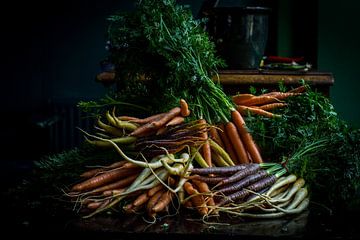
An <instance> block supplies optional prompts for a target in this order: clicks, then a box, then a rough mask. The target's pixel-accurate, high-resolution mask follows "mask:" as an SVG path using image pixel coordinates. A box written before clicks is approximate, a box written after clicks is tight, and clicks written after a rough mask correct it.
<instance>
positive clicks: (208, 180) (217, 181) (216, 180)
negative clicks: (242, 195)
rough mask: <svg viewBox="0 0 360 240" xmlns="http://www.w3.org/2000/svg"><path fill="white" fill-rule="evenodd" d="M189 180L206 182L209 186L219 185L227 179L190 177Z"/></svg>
mask: <svg viewBox="0 0 360 240" xmlns="http://www.w3.org/2000/svg"><path fill="white" fill-rule="evenodd" d="M189 179H194V180H198V181H202V182H206V183H207V184H212V185H214V184H218V183H219V182H220V181H222V180H224V179H225V177H205V176H200V175H193V176H190V177H189Z"/></svg>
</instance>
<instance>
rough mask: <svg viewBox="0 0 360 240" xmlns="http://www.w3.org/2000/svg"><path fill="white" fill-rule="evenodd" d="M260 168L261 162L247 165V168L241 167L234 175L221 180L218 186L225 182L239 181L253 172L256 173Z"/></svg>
mask: <svg viewBox="0 0 360 240" xmlns="http://www.w3.org/2000/svg"><path fill="white" fill-rule="evenodd" d="M260 168H261V166H260V164H251V165H249V167H247V168H245V169H241V170H239V171H237V172H236V173H234V174H233V175H231V176H230V177H228V178H226V179H224V180H223V181H221V182H219V184H218V185H217V186H216V187H218V186H221V185H224V184H228V183H233V182H237V181H239V180H241V179H243V178H244V177H247V176H249V175H251V174H254V173H256V172H257V171H259V169H260Z"/></svg>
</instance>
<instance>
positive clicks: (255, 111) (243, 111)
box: [236, 105, 281, 118]
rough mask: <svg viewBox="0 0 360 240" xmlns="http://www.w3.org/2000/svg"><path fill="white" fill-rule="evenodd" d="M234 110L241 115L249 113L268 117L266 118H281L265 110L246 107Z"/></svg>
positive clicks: (239, 106)
mask: <svg viewBox="0 0 360 240" xmlns="http://www.w3.org/2000/svg"><path fill="white" fill-rule="evenodd" d="M236 109H237V110H238V111H239V112H240V113H241V114H243V115H246V114H247V113H248V112H250V113H251V114H256V115H261V116H264V117H268V118H278V117H281V115H279V114H274V113H271V112H268V111H265V110H263V109H260V108H254V107H247V106H242V105H238V106H237V107H236Z"/></svg>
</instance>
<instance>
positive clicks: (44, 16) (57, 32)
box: [0, 0, 360, 159]
mask: <svg viewBox="0 0 360 240" xmlns="http://www.w3.org/2000/svg"><path fill="white" fill-rule="evenodd" d="M178 2H179V3H181V4H191V6H192V9H193V12H194V15H195V14H197V12H198V11H199V9H200V7H201V5H202V2H203V1H202V0H197V1H190V0H182V1H180V0H179V1H178ZM306 2H307V4H301V3H303V1H286V0H277V1H274V4H273V5H274V6H278V9H277V10H276V11H274V12H275V13H276V14H277V24H273V25H272V27H273V28H274V26H276V27H277V28H276V29H273V30H274V31H276V34H273V35H272V36H273V37H274V38H275V40H276V42H277V44H274V39H271V41H272V43H271V44H272V46H273V49H272V50H271V51H272V52H271V53H274V51H275V50H276V53H277V54H279V55H290V56H291V55H300V54H308V55H310V56H311V58H312V61H313V62H314V64H315V66H316V65H318V67H319V70H322V71H330V72H333V73H334V76H335V85H334V86H333V87H332V88H331V97H332V99H333V102H334V104H335V107H336V110H337V111H338V112H339V113H340V116H341V117H343V118H344V119H345V120H347V121H349V123H351V124H354V125H357V126H359V123H360V111H359V108H358V107H357V102H359V100H360V99H359V96H360V95H359V94H357V91H356V89H358V88H359V84H360V81H358V76H357V68H358V66H357V57H358V56H359V55H360V50H359V49H360V48H359V47H358V43H359V42H360V38H359V34H357V24H356V23H358V22H359V21H357V20H356V16H357V12H356V10H357V9H358V8H359V7H360V6H359V3H358V2H357V1H351V3H352V4H349V2H345V1H343V2H340V3H339V2H337V3H336V4H335V3H330V2H329V1H322V0H319V1H318V4H317V1H306ZM132 8H133V1H131V0H126V1H124V0H123V1H119V0H104V1H85V0H80V1H70V0H64V1H51V2H41V3H40V1H20V2H19V1H17V2H13V3H9V4H8V5H7V6H5V7H3V10H4V11H5V12H6V14H3V15H1V31H2V32H1V48H2V51H1V54H2V56H1V69H2V71H1V73H2V81H1V83H2V86H1V90H2V92H1V94H0V101H1V103H2V109H1V113H2V114H1V115H2V117H1V118H0V119H1V120H0V131H1V145H2V149H6V150H5V151H3V153H2V156H1V158H5V159H13V158H14V159H24V158H29V159H37V158H39V157H40V156H42V155H43V154H46V153H48V152H49V151H53V150H54V151H57V150H59V149H63V148H66V147H72V146H73V145H76V142H75V141H73V140H71V141H73V142H72V144H66V143H63V145H61V144H60V143H57V145H56V148H54V146H50V144H49V141H51V140H52V139H51V137H53V136H54V135H52V134H55V133H52V132H49V131H50V130H49V128H46V127H44V125H41V124H40V125H39V123H44V122H45V123H49V119H50V120H54V122H56V121H57V122H58V123H60V122H61V121H59V119H61V118H63V119H65V118H67V116H65V115H64V114H62V113H63V110H59V111H58V112H57V113H54V111H53V109H52V108H53V107H54V105H56V104H59V103H61V104H65V105H66V104H68V105H69V104H70V105H75V104H76V102H77V101H78V100H80V99H94V98H98V97H101V96H103V95H104V94H105V93H106V90H107V89H106V88H105V87H104V86H102V85H101V84H99V83H96V82H95V81H94V78H95V75H96V74H97V73H98V72H99V71H100V69H99V62H100V60H101V59H102V58H103V57H104V56H105V54H106V51H105V48H104V47H105V41H106V39H105V33H106V17H107V16H109V15H110V14H111V13H114V12H115V11H117V10H119V9H124V10H131V9H132ZM299 49H300V52H299ZM301 51H302V52H301ZM54 114H55V115H54ZM54 116H55V118H54ZM74 121H75V120H74ZM50 122H51V121H50ZM62 124H63V125H61V128H58V130H57V131H60V132H62V133H65V132H69V133H70V134H72V133H74V130H73V129H69V126H70V125H66V124H65V122H64V121H63V123H62ZM45 125H46V124H45ZM41 126H42V127H41ZM46 126H48V125H46ZM57 134H59V132H58V133H57ZM65 142H66V141H65ZM13 149H20V150H21V151H13Z"/></svg>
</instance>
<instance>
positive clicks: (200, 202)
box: [184, 182, 208, 215]
mask: <svg viewBox="0 0 360 240" xmlns="http://www.w3.org/2000/svg"><path fill="white" fill-rule="evenodd" d="M184 190H185V192H186V193H187V194H189V195H190V196H192V195H194V196H192V197H191V199H190V200H191V203H192V205H193V207H196V210H197V211H198V212H199V213H200V214H201V215H206V214H207V213H208V208H207V206H206V203H205V199H204V196H202V195H199V192H198V190H196V189H195V188H194V186H193V185H192V184H191V183H189V182H186V183H185V184H184Z"/></svg>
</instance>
